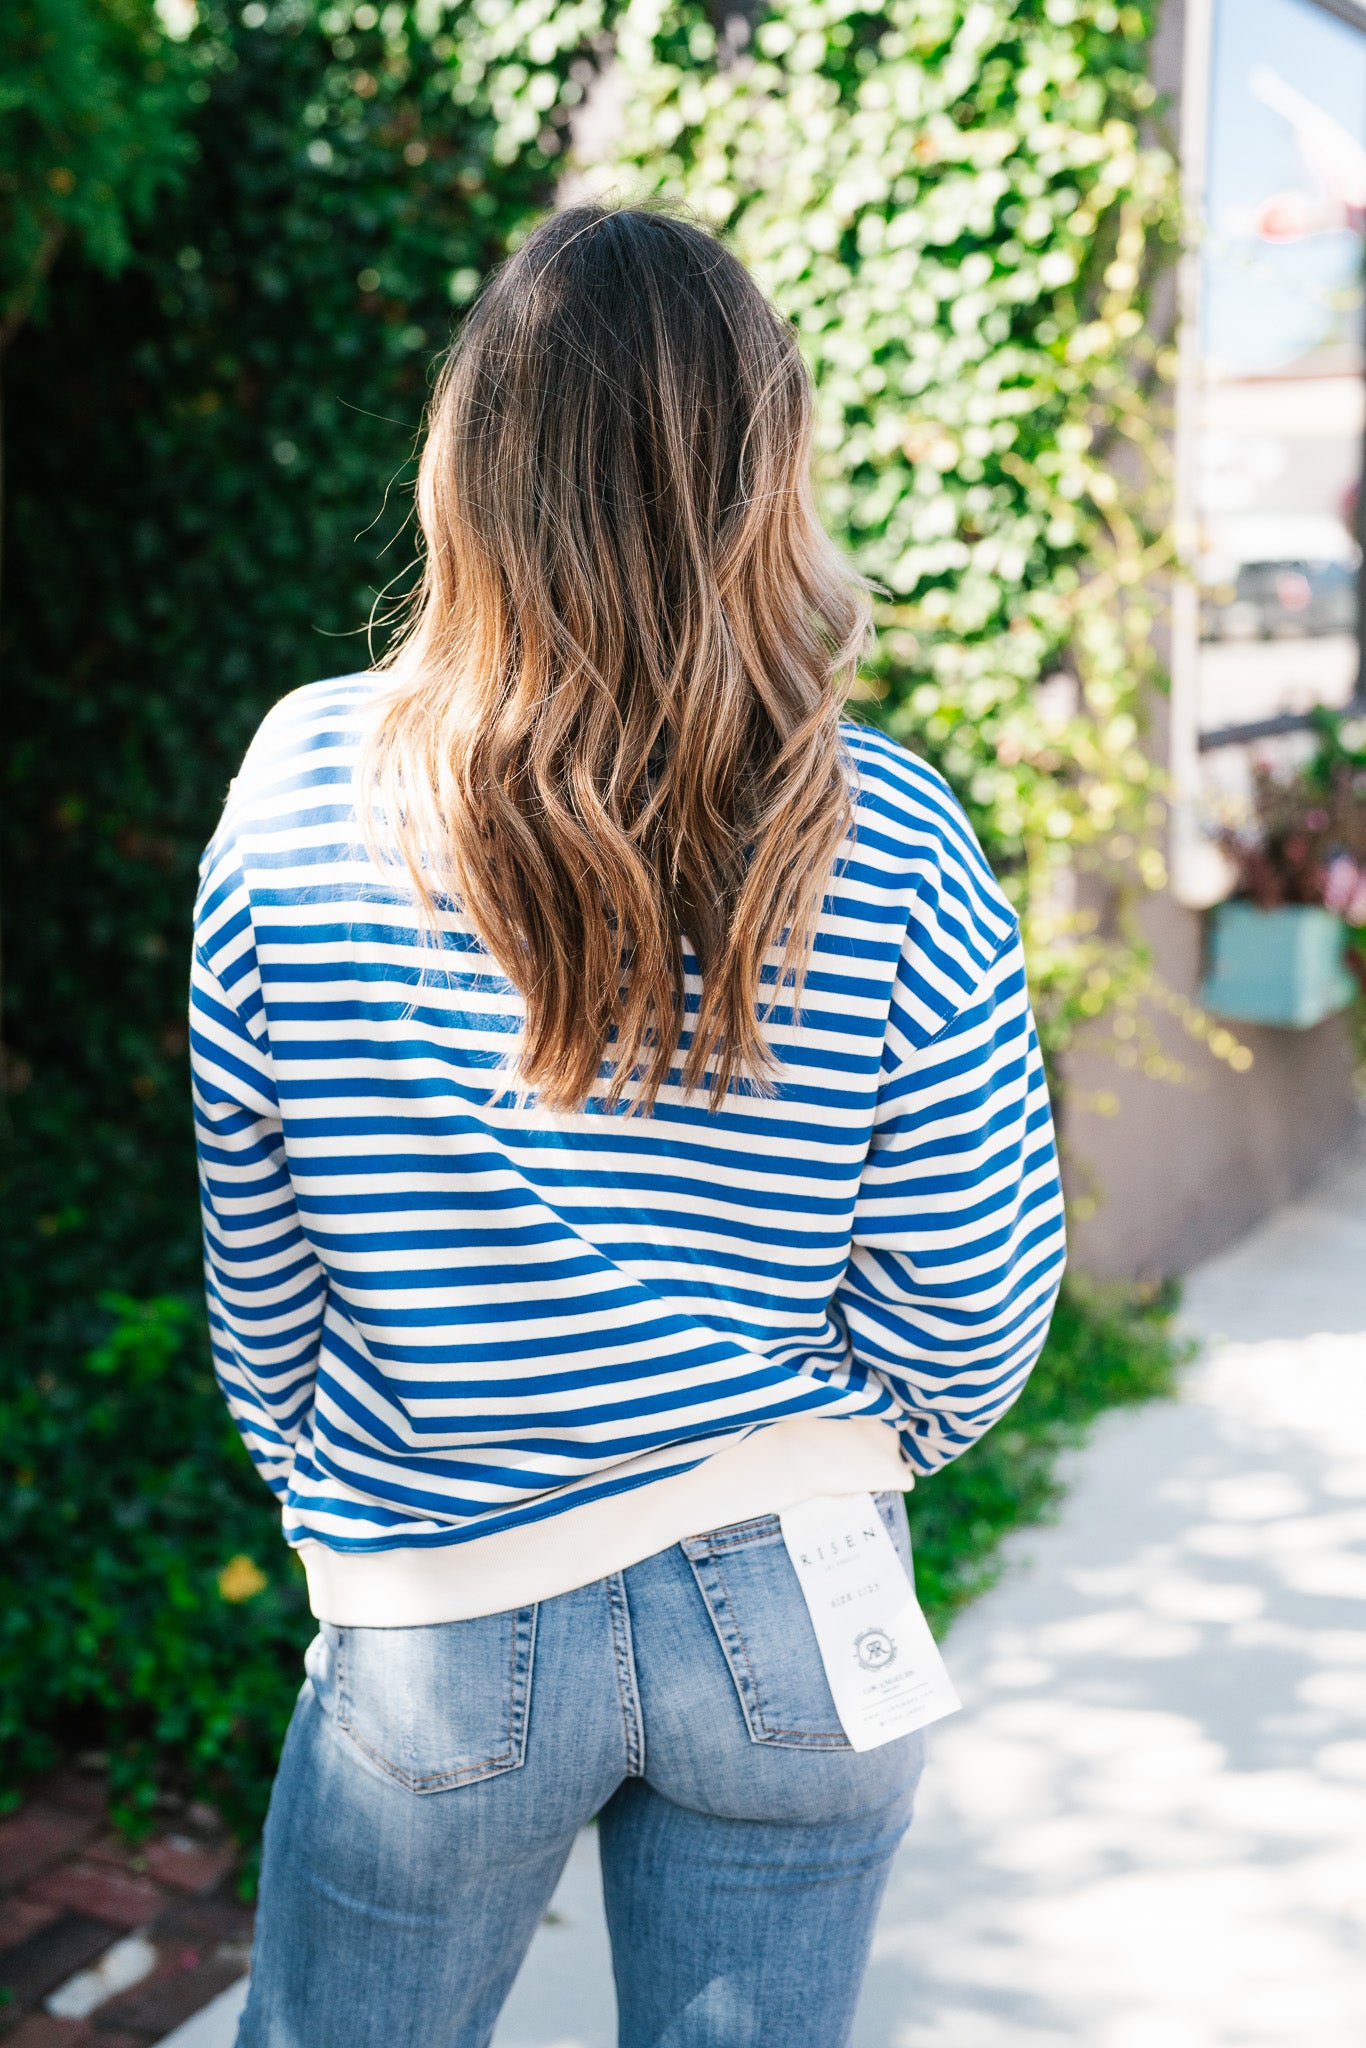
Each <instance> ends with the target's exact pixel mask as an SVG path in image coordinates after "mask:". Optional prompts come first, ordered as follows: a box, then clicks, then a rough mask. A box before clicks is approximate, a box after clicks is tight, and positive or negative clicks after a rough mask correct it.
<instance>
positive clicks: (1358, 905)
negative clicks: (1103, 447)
mask: <svg viewBox="0 0 1366 2048" xmlns="http://www.w3.org/2000/svg"><path fill="white" fill-rule="evenodd" d="M1342 915H1343V918H1344V920H1345V922H1346V923H1348V924H1350V925H1366V877H1363V878H1362V881H1361V884H1360V886H1359V887H1358V889H1357V892H1356V894H1355V896H1353V898H1352V900H1351V902H1350V903H1349V904H1348V905H1347V908H1346V909H1345V910H1344V911H1343V913H1342Z"/></svg>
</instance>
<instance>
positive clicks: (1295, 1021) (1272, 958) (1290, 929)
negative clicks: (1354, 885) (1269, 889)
mask: <svg viewBox="0 0 1366 2048" xmlns="http://www.w3.org/2000/svg"><path fill="white" fill-rule="evenodd" d="M1346 936H1347V935H1346V932H1345V930H1344V928H1343V924H1342V920H1341V919H1340V918H1338V917H1335V916H1334V915H1333V913H1332V912H1331V911H1330V910H1320V909H1319V908H1318V907H1317V906H1316V905H1314V904H1311V903H1292V904H1288V905H1287V906H1286V907H1285V908H1284V909H1283V910H1258V909H1257V907H1256V905H1255V904H1252V903H1221V904H1220V905H1219V907H1218V909H1217V910H1216V911H1215V912H1214V915H1213V917H1212V919H1211V921H1210V971H1209V974H1208V975H1207V977H1206V979H1205V985H1204V988H1203V989H1202V990H1201V992H1200V993H1201V1001H1202V1002H1203V1003H1204V1005H1205V1008H1206V1009H1207V1010H1213V1011H1214V1012H1215V1014H1216V1015H1217V1016H1220V1017H1230V1018H1234V1019H1236V1020H1237V1021H1238V1022H1239V1023H1242V1024H1281V1025H1287V1026H1289V1027H1290V1028H1291V1029H1293V1030H1299V1031H1304V1030H1307V1029H1308V1027H1309V1026H1310V1025H1311V1024H1318V1023H1320V1022H1321V1021H1322V1020H1323V1018H1325V1017H1331V1016H1332V1014H1333V1012H1334V1011H1335V1010H1345V1009H1346V1007H1347V1005H1348V1003H1350V1002H1351V1000H1352V998H1353V996H1354V995H1355V994H1356V983H1355V981H1354V980H1353V979H1352V977H1351V975H1350V974H1349V973H1348V971H1347V969H1346V967H1345V966H1344V965H1343V961H1342V954H1343V947H1344V944H1345V942H1346Z"/></svg>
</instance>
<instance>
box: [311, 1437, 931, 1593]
mask: <svg viewBox="0 0 1366 2048" xmlns="http://www.w3.org/2000/svg"><path fill="white" fill-rule="evenodd" d="M623 1469H627V1468H623ZM911 1481H912V1473H911V1468H910V1466H909V1465H905V1464H903V1463H902V1460H901V1453H900V1450H899V1448H898V1445H897V1437H896V1431H895V1430H894V1429H893V1428H891V1426H890V1425H889V1424H888V1423H885V1422H876V1421H872V1420H870V1419H869V1418H868V1417H866V1416H864V1417H856V1418H851V1419H850V1420H848V1421H843V1422H840V1421H836V1422H831V1421H822V1420H820V1419H819V1418H811V1417H806V1416H793V1417H791V1418H790V1419H789V1420H788V1421H786V1422H774V1423H770V1424H769V1425H768V1426H767V1427H766V1428H764V1429H756V1430H755V1431H754V1433H753V1435H752V1436H747V1437H744V1438H742V1440H741V1441H740V1442H739V1443H731V1442H728V1443H727V1444H726V1446H725V1448H724V1449H722V1450H718V1451H714V1452H713V1453H712V1455H711V1457H709V1458H707V1459H705V1460H704V1461H703V1463H702V1464H700V1465H695V1466H694V1467H693V1468H692V1470H691V1471H690V1472H680V1473H677V1474H675V1475H674V1476H673V1477H672V1478H669V1479H656V1480H652V1481H651V1482H650V1483H649V1484H648V1485H646V1486H641V1487H638V1488H635V1489H633V1490H632V1491H630V1492H627V1493H620V1494H613V1495H611V1496H610V1497H609V1498H608V1499H606V1500H594V1501H588V1502H587V1503H586V1504H585V1505H584V1506H583V1507H578V1508H567V1509H566V1510H565V1512H564V1513H563V1514H562V1515H556V1516H554V1517H553V1519H551V1520H548V1521H541V1522H533V1523H531V1524H530V1525H529V1526H527V1527H525V1528H521V1529H505V1530H502V1531H501V1532H500V1533H499V1534H497V1535H495V1536H476V1537H475V1538H474V1540H473V1541H472V1542H469V1543H448V1544H445V1545H443V1546H442V1547H441V1548H439V1549H434V1550H433V1549H424V1550H372V1551H355V1550H329V1549H328V1547H327V1545H326V1544H324V1543H318V1542H316V1541H314V1540H313V1539H312V1538H309V1539H307V1540H305V1541H304V1542H303V1543H301V1544H300V1545H299V1555H300V1557H302V1559H303V1561H304V1569H305V1570H306V1571H307V1573H308V1598H309V1604H310V1606H311V1607H312V1609H313V1612H314V1614H315V1615H316V1616H317V1617H318V1619H319V1621H330V1622H333V1623H335V1624H336V1625H337V1626H338V1627H340V1628H420V1627H423V1626H425V1625H426V1624H427V1623H429V1622H436V1621H470V1620H472V1619H473V1618H474V1617H475V1616H476V1615H479V1614H501V1613H502V1612H503V1610H504V1608H507V1607H525V1606H528V1605H529V1604H530V1603H531V1602H532V1601H533V1600H553V1599H554V1597H555V1595H556V1594H557V1593H570V1592H572V1591H573V1590H574V1588H575V1587H576V1586H586V1585H589V1584H590V1583H591V1582H592V1581H593V1580H594V1579H601V1578H605V1577H606V1576H607V1574H608V1573H609V1572H619V1571H624V1570H625V1569H626V1567H627V1565H631V1564H639V1563H640V1561H641V1559H642V1558H645V1557H653V1556H654V1554H655V1552H656V1551H657V1550H667V1549H668V1548H669V1546H670V1545H671V1544H674V1543H678V1542H680V1541H681V1540H682V1538H683V1537H685V1536H698V1535H701V1534H703V1533H704V1532H705V1531H706V1530H708V1529H719V1528H722V1527H724V1526H725V1525H726V1524H727V1523H729V1522H745V1521H748V1520H749V1519H750V1518H751V1517H752V1516H754V1515H776V1514H779V1513H781V1511H782V1510H783V1509H784V1508H791V1507H795V1506H796V1505H797V1503H798V1502H799V1501H803V1500H811V1499H813V1498H814V1497H815V1496H816V1495H817V1494H822V1493H883V1492H887V1491H889V1490H891V1491H896V1492H904V1491H906V1489H908V1488H909V1486H910V1485H911Z"/></svg>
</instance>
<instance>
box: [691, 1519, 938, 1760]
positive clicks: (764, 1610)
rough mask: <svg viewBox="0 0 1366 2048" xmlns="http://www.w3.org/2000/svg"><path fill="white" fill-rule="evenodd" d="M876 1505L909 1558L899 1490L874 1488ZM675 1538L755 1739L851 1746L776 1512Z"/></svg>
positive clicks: (810, 1746) (784, 1744)
mask: <svg viewBox="0 0 1366 2048" xmlns="http://www.w3.org/2000/svg"><path fill="white" fill-rule="evenodd" d="M877 1504H878V1509H879V1512H880V1513H881V1515H882V1518H883V1521H884V1522H885V1523H886V1524H887V1527H888V1529H889V1530H890V1531H891V1534H892V1538H893V1541H894V1542H896V1544H897V1548H898V1550H899V1551H900V1553H901V1556H902V1559H903V1562H906V1563H909V1550H908V1548H907V1539H906V1534H905V1528H906V1516H905V1512H904V1510H903V1508H902V1505H901V1497H900V1495H899V1494H895V1493H884V1494H879V1495H878V1496H877ZM898 1522H899V1524H900V1527H899V1528H898V1526H897V1525H898ZM681 1547H682V1550H683V1553H684V1555H685V1556H686V1557H687V1559H688V1561H689V1563H690V1564H691V1565H692V1568H693V1574H694V1576H695V1578H696V1580H697V1584H698V1587H699V1589H700V1591H701V1594H702V1598H703V1600H704V1601H705V1602H706V1604H707V1611H708V1613H709V1614H710V1616H711V1619H712V1626H713V1627H714V1628H715V1630H716V1634H717V1637H718V1639H719V1641H720V1644H721V1649H722V1652H723V1654H724V1656H725V1659H726V1663H727V1664H728V1665H729V1666H730V1675H731V1677H732V1678H733V1679H734V1681H735V1690H736V1692H737V1693H738V1695H739V1698H740V1707H741V1710H742V1712H743V1714H744V1717H745V1723H746V1725H747V1727H748V1729H749V1732H750V1736H751V1738H752V1739H753V1740H754V1741H755V1742H767V1743H773V1744H776V1745H778V1746H779V1747H781V1748H787V1749H848V1748H849V1738H848V1736H847V1735H846V1734H845V1732H844V1729H843V1727H842V1725H841V1723H840V1717H839V1715H838V1714H837V1713H836V1711H835V1702H834V1699H833V1698H832V1696H831V1692H830V1687H829V1684H828V1683H827V1680H826V1676H825V1666H824V1664H822V1662H821V1653H820V1649H819V1647H818V1645H817V1642H816V1632H815V1630H814V1628H813V1627H812V1625H811V1616H810V1615H809V1613H808V1612H807V1607H806V1600H805V1598H804V1596H803V1594H802V1589H801V1585H800V1582H799V1581H798V1578H797V1574H796V1572H795V1571H794V1570H793V1569H792V1562H791V1559H790V1558H789V1557H788V1554H787V1546H786V1544H785V1543H784V1542H783V1532H782V1527H781V1525H780V1523H779V1521H778V1517H777V1516H776V1515H759V1516H757V1517H756V1518H755V1519H754V1520H753V1521H750V1522H735V1523H732V1524H731V1525H730V1526H729V1527H728V1528H724V1529H712V1530H711V1531H709V1533H708V1534H707V1535H705V1536H688V1537H685V1538H684V1540H683V1543H682V1546H681Z"/></svg>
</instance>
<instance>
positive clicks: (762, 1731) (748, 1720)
mask: <svg viewBox="0 0 1366 2048" xmlns="http://www.w3.org/2000/svg"><path fill="white" fill-rule="evenodd" d="M732 1547H733V1548H737V1549H738V1548H739V1547H740V1546H739V1545H734V1546H732ZM691 1562H692V1567H693V1575H694V1577H695V1578H696V1580H697V1585H698V1590H699V1592H700V1593H701V1595H702V1600H703V1604H704V1605H705V1607H706V1609H707V1613H708V1615H709V1616H710V1618H711V1624H712V1628H713V1629H714V1631H715V1633H716V1638H717V1641H718V1642H719V1643H720V1645H721V1654H722V1656H723V1657H724V1658H725V1660H726V1664H727V1666H728V1667H729V1670H730V1674H731V1680H732V1683H733V1684H734V1686H735V1690H736V1693H737V1695H738V1697H739V1701H740V1711H741V1713H742V1714H743V1715H744V1717H745V1725H746V1726H747V1727H748V1729H749V1732H750V1735H751V1738H752V1739H753V1740H754V1741H755V1742H766V1743H769V1744H772V1745H776V1746H779V1747H781V1748H784V1749H821V1750H837V1751H840V1752H843V1751H845V1750H852V1748H853V1744H852V1743H851V1742H850V1740H849V1738H848V1736H847V1735H846V1734H844V1732H843V1731H842V1730H841V1732H840V1733H839V1734H838V1735H837V1734H834V1733H828V1734H824V1733H821V1732H819V1731H817V1730H815V1729H810V1730H808V1729H804V1728H775V1727H773V1726H772V1724H771V1723H770V1722H769V1721H768V1719H767V1718H766V1716H765V1714H764V1709H763V1695H762V1693H761V1691H760V1688H759V1683H758V1680H757V1678H756V1677H755V1673H754V1666H753V1664H752V1663H751V1661H750V1655H749V1647H748V1645H747V1644H746V1642H745V1638H744V1632H743V1631H742V1629H741V1627H740V1623H739V1618H738V1616H737V1614H736V1611H735V1605H734V1602H733V1601H732V1599H731V1596H730V1589H729V1588H728V1586H727V1585H726V1578H725V1573H724V1572H723V1571H722V1569H721V1560H720V1558H719V1557H717V1556H716V1554H715V1553H714V1552H711V1553H709V1554H708V1555H707V1557H706V1562H708V1563H709V1564H710V1565H711V1567H712V1569H713V1571H714V1573H715V1575H716V1584H717V1597H718V1600H719V1602H720V1605H721V1606H722V1608H723V1609H724V1611H725V1618H726V1624H727V1628H728V1630H729V1632H730V1633H731V1634H732V1635H733V1636H734V1638H735V1644H736V1649H737V1651H738V1653H739V1655H740V1657H741V1659H742V1660H743V1663H744V1670H745V1678H744V1680H742V1679H741V1676H740V1673H739V1672H738V1671H737V1670H736V1668H735V1660H734V1658H733V1657H732V1655H731V1649H730V1644H729V1643H728V1641H727V1640H726V1634H725V1632H723V1630H722V1628H721V1626H720V1621H719V1618H718V1616H717V1613H716V1610H715V1608H714V1607H713V1606H712V1602H711V1599H710V1597H709V1595H708V1592H707V1588H706V1586H705V1585H704V1584H703V1580H702V1575H701V1573H700V1572H699V1571H698V1568H697V1567H698V1564H699V1562H701V1560H699V1559H697V1558H694V1559H692V1560H691ZM803 1612H805V1601H803ZM808 1619H809V1617H808ZM816 1653H817V1655H818V1656H819V1654H820V1650H819V1646H817V1652H816ZM821 1668H822V1671H824V1668H825V1667H824V1665H823V1664H822V1667H821ZM746 1684H747V1687H748V1693H749V1698H747V1697H746ZM751 1698H752V1700H753V1703H754V1704H753V1711H751V1708H750V1699H751ZM838 1718H839V1716H838V1712H837V1713H836V1719H838Z"/></svg>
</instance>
